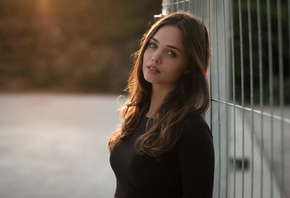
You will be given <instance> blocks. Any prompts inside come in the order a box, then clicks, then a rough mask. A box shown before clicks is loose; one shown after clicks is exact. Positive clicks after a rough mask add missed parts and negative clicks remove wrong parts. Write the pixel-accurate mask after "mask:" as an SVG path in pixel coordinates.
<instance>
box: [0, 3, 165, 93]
mask: <svg viewBox="0 0 290 198" xmlns="http://www.w3.org/2000/svg"><path fill="white" fill-rule="evenodd" d="M161 2H162V1H161V0H160V1H156V0H139V1H135V0H123V1H113V0H98V1H94V0H82V1H75V2H72V1H69V0H62V1H59V0H17V1H6V0H0V90H2V91H62V92H119V91H121V89H123V88H124V86H125V84H126V80H127V78H128V72H129V70H130V68H131V66H132V62H131V59H130V55H131V54H132V53H133V52H134V51H136V50H137V47H138V40H139V39H140V38H141V36H142V34H143V33H144V32H145V30H146V29H147V28H148V23H149V22H150V21H152V20H153V15H154V14H158V13H160V10H161Z"/></svg>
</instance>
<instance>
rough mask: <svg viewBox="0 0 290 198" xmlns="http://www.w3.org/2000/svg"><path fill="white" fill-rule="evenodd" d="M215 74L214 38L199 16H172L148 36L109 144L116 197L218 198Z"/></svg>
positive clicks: (144, 38)
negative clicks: (211, 71)
mask: <svg viewBox="0 0 290 198" xmlns="http://www.w3.org/2000/svg"><path fill="white" fill-rule="evenodd" d="M208 67H209V41H208V33H207V30H206V28H205V26H204V25H203V24H202V23H201V22H200V21H199V20H198V19H196V18H194V17H193V16H191V15H189V14H187V13H181V12H179V13H174V14H170V15H168V16H166V17H164V18H162V19H160V20H159V21H157V22H156V23H155V24H154V25H153V26H152V27H151V28H150V30H149V31H148V32H147V33H146V34H144V36H143V38H142V40H141V46H140V49H139V51H137V52H136V53H135V65H134V67H133V70H132V72H131V74H130V78H129V81H128V91H129V95H130V97H129V99H128V101H127V103H126V105H125V106H124V107H123V110H122V118H123V122H122V125H121V127H120V129H119V130H117V131H116V132H115V133H114V134H113V135H112V136H111V138H110V140H109V150H110V162H111V166H112V169H113V171H114V172H115V175H116V178H117V188H116V192H115V198H143V197H144V198H171V197H172V198H181V197H184V198H189V197H190V198H195V197H196V198H208V197H212V190H213V175H214V150H213V143H212V136H211V132H210V129H209V128H208V126H207V124H206V122H205V121H204V118H203V115H204V113H205V112H206V110H207V108H208V104H209V90H208V84H207V72H208Z"/></svg>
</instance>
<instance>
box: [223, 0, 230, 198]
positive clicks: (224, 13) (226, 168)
mask: <svg viewBox="0 0 290 198" xmlns="http://www.w3.org/2000/svg"><path fill="white" fill-rule="evenodd" d="M222 4H223V6H222V7H223V21H224V23H223V24H224V33H223V35H224V38H225V41H224V42H225V49H224V50H225V51H224V53H225V64H224V66H225V87H226V92H225V97H226V98H225V101H226V123H225V124H226V127H225V128H226V132H225V136H226V142H225V143H226V158H225V159H226V163H225V166H226V167H225V170H226V173H225V175H226V176H225V177H226V178H225V179H226V186H225V198H227V197H228V193H227V192H228V173H229V171H228V169H229V168H228V159H229V149H228V148H229V147H228V142H229V141H228V131H229V130H228V126H229V123H228V105H227V104H228V81H227V79H228V72H227V71H228V64H227V63H228V60H227V57H228V56H227V36H226V35H227V26H226V24H227V23H226V8H225V0H223V1H222Z"/></svg>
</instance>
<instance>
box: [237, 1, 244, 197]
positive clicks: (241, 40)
mask: <svg viewBox="0 0 290 198" xmlns="http://www.w3.org/2000/svg"><path fill="white" fill-rule="evenodd" d="M238 4H239V28H240V56H241V102H242V107H243V108H242V159H243V162H242V198H244V188H245V184H244V182H245V164H244V159H245V126H244V124H245V118H244V117H245V116H244V114H245V112H244V106H245V101H244V100H245V98H244V53H243V29H242V28H243V27H242V10H241V0H239V1H238Z"/></svg>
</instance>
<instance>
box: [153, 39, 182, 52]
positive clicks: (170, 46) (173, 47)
mask: <svg viewBox="0 0 290 198" xmlns="http://www.w3.org/2000/svg"><path fill="white" fill-rule="evenodd" d="M152 40H154V41H155V42H156V43H159V41H158V40H157V39H156V38H152ZM167 47H169V48H172V49H175V50H177V51H179V52H180V53H181V54H182V51H181V50H180V49H178V48H177V47H175V46H172V45H167Z"/></svg>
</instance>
